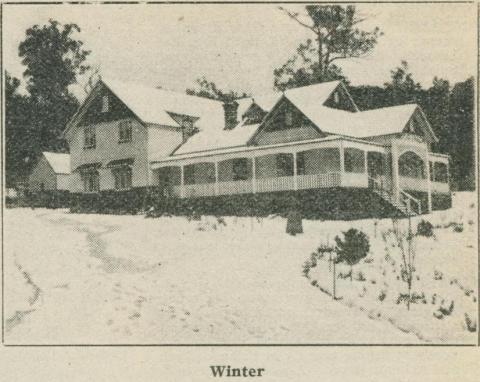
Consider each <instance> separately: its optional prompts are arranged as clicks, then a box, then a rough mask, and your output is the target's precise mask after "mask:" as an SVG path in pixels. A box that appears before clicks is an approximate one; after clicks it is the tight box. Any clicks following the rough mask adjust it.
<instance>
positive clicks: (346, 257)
mask: <svg viewBox="0 0 480 382" xmlns="http://www.w3.org/2000/svg"><path fill="white" fill-rule="evenodd" d="M335 243H336V244H337V246H336V250H337V262H339V263H341V262H345V263H347V264H348V265H350V267H351V271H352V270H353V266H354V265H355V264H357V263H358V262H359V261H360V260H361V259H363V258H364V257H366V256H367V254H368V251H369V250H370V242H369V240H368V236H367V235H366V234H365V233H364V232H362V231H359V230H357V229H355V228H351V229H349V230H348V231H346V232H343V239H342V238H340V237H338V236H336V237H335ZM350 279H352V272H350Z"/></svg>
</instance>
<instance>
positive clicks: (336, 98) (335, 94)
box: [333, 92, 340, 104]
mask: <svg viewBox="0 0 480 382" xmlns="http://www.w3.org/2000/svg"><path fill="white" fill-rule="evenodd" d="M333 102H335V103H337V104H338V103H339V102H340V96H339V95H338V93H337V92H335V93H333Z"/></svg>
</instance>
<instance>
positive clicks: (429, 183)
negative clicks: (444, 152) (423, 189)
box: [425, 151, 435, 213]
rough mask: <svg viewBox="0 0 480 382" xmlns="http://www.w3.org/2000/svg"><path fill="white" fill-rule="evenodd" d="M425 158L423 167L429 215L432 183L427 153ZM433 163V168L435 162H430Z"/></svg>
mask: <svg viewBox="0 0 480 382" xmlns="http://www.w3.org/2000/svg"><path fill="white" fill-rule="evenodd" d="M425 157H426V161H425V167H426V168H427V171H426V173H427V208H428V213H431V212H432V182H431V180H430V159H429V158H428V151H427V155H426V156H425ZM432 163H434V165H433V166H435V162H432Z"/></svg>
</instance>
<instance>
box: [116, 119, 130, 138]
mask: <svg viewBox="0 0 480 382" xmlns="http://www.w3.org/2000/svg"><path fill="white" fill-rule="evenodd" d="M131 141H132V121H122V122H120V123H119V125H118V143H127V142H131Z"/></svg>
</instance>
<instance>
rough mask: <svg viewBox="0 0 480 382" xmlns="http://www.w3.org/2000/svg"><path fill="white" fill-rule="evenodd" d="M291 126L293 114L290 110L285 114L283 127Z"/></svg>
mask: <svg viewBox="0 0 480 382" xmlns="http://www.w3.org/2000/svg"><path fill="white" fill-rule="evenodd" d="M292 125H293V114H292V112H291V110H287V111H286V112H285V126H287V127H292Z"/></svg>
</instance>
